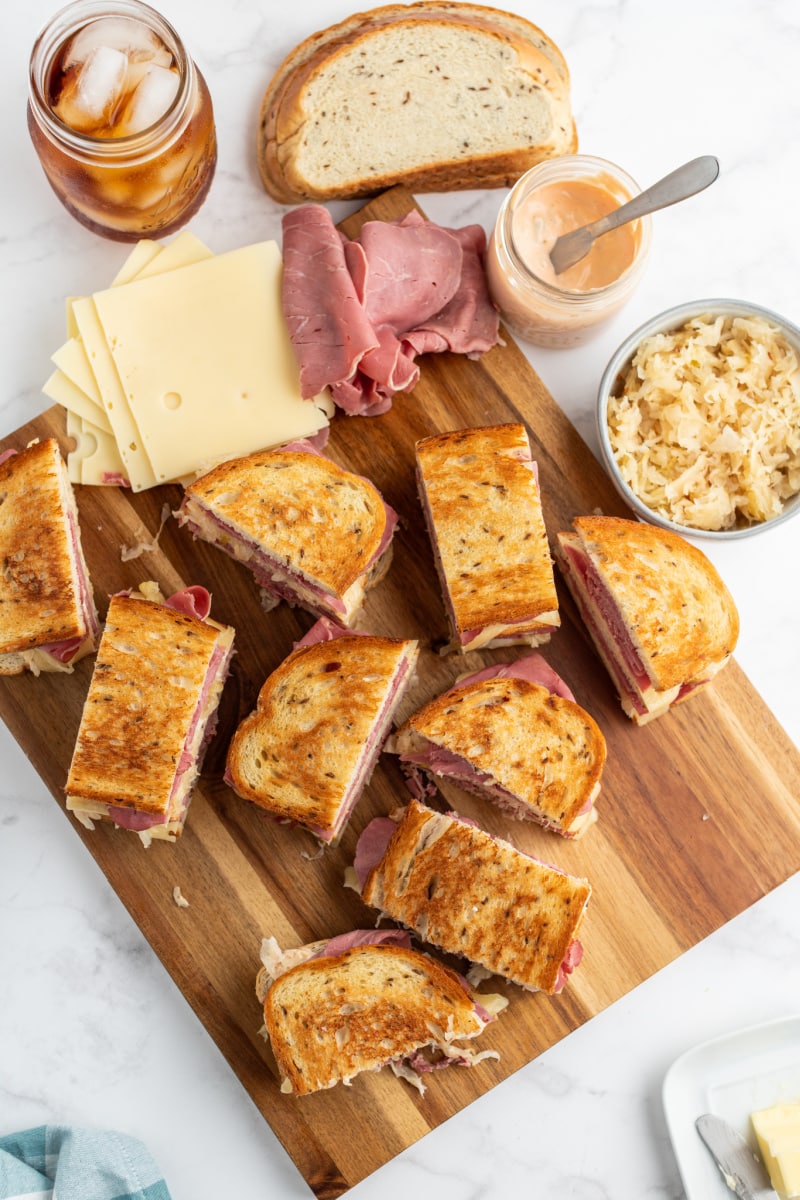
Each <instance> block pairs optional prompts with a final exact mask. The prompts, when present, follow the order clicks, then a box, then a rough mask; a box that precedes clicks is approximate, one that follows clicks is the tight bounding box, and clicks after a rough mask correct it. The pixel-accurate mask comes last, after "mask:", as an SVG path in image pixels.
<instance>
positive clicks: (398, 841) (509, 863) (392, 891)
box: [362, 800, 591, 993]
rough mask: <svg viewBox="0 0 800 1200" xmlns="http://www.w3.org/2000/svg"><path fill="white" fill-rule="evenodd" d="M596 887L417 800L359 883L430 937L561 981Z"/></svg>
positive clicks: (554, 984) (538, 984)
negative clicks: (562, 872)
mask: <svg viewBox="0 0 800 1200" xmlns="http://www.w3.org/2000/svg"><path fill="white" fill-rule="evenodd" d="M590 895H591V886H590V884H589V882H588V880H586V879H579V878H576V877H574V876H570V875H565V874H561V873H560V872H559V871H557V870H555V869H554V868H553V867H550V866H548V865H547V864H545V863H541V862H539V861H537V860H536V859H533V858H530V857H529V856H528V855H526V854H523V853H521V852H520V851H519V850H516V849H515V848H514V847H513V846H512V845H510V843H508V842H504V841H502V840H499V839H496V838H493V837H491V836H490V835H489V834H488V833H485V832H484V830H482V829H479V828H478V827H477V826H476V825H473V824H469V823H467V822H466V821H462V820H459V819H457V818H456V817H455V816H453V815H449V814H442V813H435V812H433V811H432V810H431V809H429V808H426V807H425V805H422V804H420V803H419V802H418V801H416V800H412V801H411V803H410V804H409V805H408V807H407V808H406V809H405V812H404V814H403V816H402V818H401V820H400V821H399V823H398V826H397V829H396V830H395V832H394V834H393V835H392V838H391V841H390V842H389V845H388V848H387V850H386V853H385V854H384V856H383V858H382V860H381V862H380V863H379V865H378V866H377V867H376V868H375V869H374V870H373V871H372V872H371V874H370V875H369V877H368V878H367V881H366V883H365V885H364V888H363V889H362V897H363V899H364V901H365V902H366V903H367V904H370V905H372V906H374V907H375V908H378V909H380V910H381V911H383V912H385V913H386V914H388V916H390V917H391V918H392V919H393V920H395V921H397V922H399V923H401V924H403V925H405V926H406V927H407V928H409V929H413V930H415V931H416V933H417V934H418V935H419V937H420V938H422V939H423V940H425V941H428V942H430V943H431V944H432V945H434V946H438V947H439V948H440V949H442V950H444V951H446V952H447V953H450V954H460V955H463V956H464V957H465V958H468V959H470V960H471V961H472V962H475V963H480V964H481V966H484V967H486V969H487V970H489V971H493V972H495V973H496V974H498V975H503V976H505V977H507V978H508V979H511V980H513V981H514V982H515V983H519V984H522V985H523V986H526V987H529V988H535V989H540V990H541V991H544V992H548V993H551V992H554V991H556V990H557V988H558V986H559V975H560V968H561V964H562V963H563V962H564V960H565V958H566V957H567V954H568V952H569V949H570V946H571V944H572V942H573V941H574V939H575V936H576V934H577V932H578V929H579V928H580V925H581V922H582V920H583V915H584V911H585V908H586V904H587V902H588V900H589V897H590Z"/></svg>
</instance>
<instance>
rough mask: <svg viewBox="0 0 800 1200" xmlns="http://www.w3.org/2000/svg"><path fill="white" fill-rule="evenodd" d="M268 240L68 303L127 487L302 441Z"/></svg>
mask: <svg viewBox="0 0 800 1200" xmlns="http://www.w3.org/2000/svg"><path fill="white" fill-rule="evenodd" d="M282 272H283V262H282V258H281V254H280V250H279V248H278V246H277V244H276V243H275V242H272V241H269V242H257V243H255V244H254V245H250V246H245V247H243V248H242V249H239V250H232V251H229V252H228V253H227V254H221V255H218V256H215V257H212V258H209V259H206V260H205V261H203V262H198V263H193V264H192V265H190V266H188V267H183V268H180V269H178V270H174V271H169V272H167V273H165V274H159V275H157V276H154V277H153V278H149V279H135V280H133V281H132V282H131V283H129V284H127V285H126V286H125V287H118V288H109V289H107V290H106V291H104V292H96V293H95V294H94V296H92V297H91V298H88V299H86V300H79V301H76V302H75V304H74V305H73V311H74V313H75V318H76V321H77V324H78V328H79V330H80V335H81V338H82V340H83V343H84V346H85V348H86V351H87V354H88V356H89V362H90V365H91V367H92V370H93V372H94V375H95V379H96V380H97V383H98V386H99V389H100V393H101V396H102V398H103V405H104V408H105V410H106V414H107V416H108V419H109V421H110V423H111V426H112V429H113V431H114V434H115V437H116V440H117V445H118V447H119V451H120V455H121V456H122V459H123V461H124V462H125V465H126V468H127V470H128V476H129V478H130V481H131V486H132V487H133V489H134V491H140V490H142V489H143V488H148V487H152V486H153V484H154V483H156V484H158V483H162V482H165V481H168V480H170V479H174V478H177V477H180V476H187V475H190V474H193V473H194V472H197V471H200V470H205V469H207V468H208V467H209V466H211V465H212V464H214V463H216V462H219V461H221V460H222V459H226V458H233V457H237V456H239V455H243V454H249V453H252V452H253V451H254V450H258V449H262V448H267V447H271V446H276V445H279V444H280V443H282V442H285V441H289V440H291V439H294V438H302V437H308V436H311V435H313V434H315V433H317V432H318V431H319V430H320V429H323V428H325V427H326V426H327V425H328V420H329V414H330V412H331V406H330V400H329V398H328V397H327V395H322V396H320V397H318V398H317V399H316V401H309V400H304V399H303V398H302V397H301V395H300V386H299V376H298V368H297V362H296V360H295V357H294V353H293V351H292V347H291V343H290V341H289V335H288V331H287V329H286V323H285V319H284V316H283V308H282V302H281V279H282Z"/></svg>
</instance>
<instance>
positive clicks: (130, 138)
mask: <svg viewBox="0 0 800 1200" xmlns="http://www.w3.org/2000/svg"><path fill="white" fill-rule="evenodd" d="M109 16H112V17H121V18H124V19H126V20H134V21H139V22H140V23H143V24H145V25H147V26H148V28H150V29H151V30H153V32H154V33H157V34H158V36H159V37H160V38H161V39H162V40H163V41H164V43H165V45H166V46H167V48H168V49H169V51H170V53H171V54H172V55H173V56H174V58H175V61H176V64H177V67H178V78H179V81H180V82H179V87H178V91H177V93H176V94H175V96H174V97H173V99H172V101H171V103H170V104H169V105H168V107H167V108H166V109H165V110H164V112H163V113H162V114H161V116H160V117H159V118H158V119H157V120H156V121H154V122H153V123H152V125H148V126H147V128H145V129H142V130H140V131H139V132H137V133H130V134H123V135H122V136H121V137H115V138H102V137H95V136H94V135H93V134H89V133H81V132H79V131H78V130H75V129H72V128H71V127H70V126H69V125H67V124H66V123H65V122H64V121H62V120H61V119H60V118H59V117H57V116H56V114H55V113H54V112H53V110H52V108H51V107H50V105H49V104H48V102H47V99H46V90H47V89H46V81H47V78H48V75H49V72H50V70H51V68H52V65H53V62H54V59H55V56H56V54H57V53H58V51H59V49H60V48H61V47H62V46H63V45H64V43H65V42H66V41H67V40H68V39H69V38H70V37H72V36H74V35H75V34H76V33H78V32H79V30H81V29H82V28H84V27H85V26H87V25H90V24H92V23H93V22H94V21H98V20H100V19H101V18H103V17H109ZM193 85H194V64H193V63H192V60H191V58H190V57H189V55H188V53H187V51H186V48H185V46H184V45H183V42H182V41H181V39H180V37H179V35H178V32H177V30H176V29H175V28H174V26H173V25H172V24H171V23H170V22H169V21H168V20H167V18H166V17H164V16H162V14H161V13H160V12H157V11H156V9H154V8H152V7H151V6H150V5H149V4H145V3H144V2H143V0H112V2H111V3H108V0H73V3H71V4H67V5H65V7H64V8H61V9H59V10H58V12H56V13H54V14H53V16H52V17H51V18H50V19H49V21H48V22H47V24H46V25H45V26H44V27H43V28H42V29H41V30H40V31H39V34H38V36H37V38H36V40H35V42H34V44H33V49H32V50H31V57H30V64H29V70H28V93H29V102H30V109H31V113H32V114H33V117H34V119H35V120H36V123H37V124H38V125H39V127H40V129H41V130H42V132H43V133H44V134H46V135H47V136H49V137H50V138H51V139H52V140H54V141H56V142H59V143H60V144H61V145H63V146H65V147H67V148H68V149H69V150H71V151H73V152H77V153H81V152H83V153H90V154H92V155H96V156H97V157H101V158H104V157H117V156H119V155H123V154H124V155H126V156H128V155H130V154H132V153H135V151H136V150H138V149H141V150H145V149H147V150H149V149H150V148H151V143H152V140H153V137H154V135H157V136H158V138H159V140H162V139H164V138H168V137H169V136H170V135H172V134H174V133H175V132H176V130H177V128H178V126H179V124H180V122H181V120H182V118H183V116H184V114H185V111H186V107H187V104H188V101H189V98H190V96H191V93H192V88H193Z"/></svg>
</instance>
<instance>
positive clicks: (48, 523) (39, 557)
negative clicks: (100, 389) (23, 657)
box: [0, 438, 88, 674]
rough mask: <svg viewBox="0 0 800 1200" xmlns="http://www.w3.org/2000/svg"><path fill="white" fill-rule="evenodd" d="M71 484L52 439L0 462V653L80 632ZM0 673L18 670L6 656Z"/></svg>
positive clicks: (82, 628) (82, 624) (80, 634)
mask: <svg viewBox="0 0 800 1200" xmlns="http://www.w3.org/2000/svg"><path fill="white" fill-rule="evenodd" d="M70 497H71V489H70V484H69V481H68V480H67V476H66V469H65V467H64V463H63V460H62V458H61V451H60V450H59V446H58V442H57V441H56V439H55V438H45V439H44V440H43V441H40V442H33V443H32V444H31V445H30V446H28V447H27V448H26V449H24V450H21V451H20V452H19V453H18V454H14V455H12V456H11V457H10V458H8V459H6V461H5V462H4V463H2V464H0V654H9V655H12V654H14V653H15V652H17V651H22V650H30V649H33V648H35V647H37V646H44V645H48V644H50V643H53V642H60V641H64V640H67V639H70V638H76V637H81V638H82V637H85V636H86V634H87V632H88V630H87V627H86V622H85V620H84V618H83V611H82V606H81V602H80V592H79V584H78V579H77V575H76V571H75V564H74V559H73V554H72V550H71V545H70V537H71V535H70V533H69V523H68V500H69V499H70ZM9 665H10V667H11V669H10V670H9V671H8V672H6V671H4V670H3V668H2V665H0V674H4V673H9V674H17V673H19V671H21V670H23V665H22V663H21V662H20V664H19V666H18V667H15V666H14V665H13V660H10V662H9Z"/></svg>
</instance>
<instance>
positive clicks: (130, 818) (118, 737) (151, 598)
mask: <svg viewBox="0 0 800 1200" xmlns="http://www.w3.org/2000/svg"><path fill="white" fill-rule="evenodd" d="M209 608H210V597H209V595H208V592H206V590H205V588H187V589H186V590H185V591H183V592H179V593H177V594H176V595H175V596H172V597H170V599H169V600H167V601H164V599H163V597H162V596H161V593H160V592H159V590H158V588H157V586H156V585H155V584H153V583H143V584H142V585H141V587H140V590H139V591H138V592H134V593H132V594H130V595H117V596H112V598H111V603H110V604H109V608H108V617H107V619H106V624H105V628H104V630H103V636H102V638H101V641H100V646H99V649H98V652H97V659H96V661H95V666H94V673H93V675H92V681H91V684H90V686H89V693H88V696H87V697H86V703H85V705H84V709H83V715H82V717H81V723H80V728H79V730H78V737H77V741H76V744H75V750H74V753H73V756H72V763H71V765H70V769H69V776H68V778H67V785H66V795H67V808H68V809H69V811H71V812H74V814H75V816H76V817H77V818H78V820H79V821H80V822H81V824H83V825H85V826H86V827H87V828H88V829H93V828H94V822H95V821H97V820H100V821H111V822H113V823H114V824H115V825H117V826H119V827H121V828H123V829H131V830H134V831H135V832H137V833H138V834H139V836H140V838H141V839H142V841H143V842H144V844H145V845H146V846H147V845H149V844H150V840H151V839H152V838H160V839H165V840H168V841H174V840H175V838H176V837H178V836H179V835H180V833H181V832H182V830H183V824H184V821H185V819H186V811H187V808H188V806H189V800H190V798H191V792H192V788H193V786H194V783H195V780H196V779H197V776H198V773H199V770H200V765H201V762H202V757H203V752H204V750H205V747H206V745H207V742H208V740H209V739H210V737H211V736H212V734H213V732H214V726H215V717H216V711H217V706H218V704H219V701H220V697H221V694H222V688H223V684H224V682H225V678H226V675H227V672H228V666H229V664H230V659H231V655H232V653H233V637H234V631H233V629H231V628H230V626H227V625H219V624H217V623H216V622H215V621H212V620H210V619H209V617H208V612H209Z"/></svg>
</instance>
